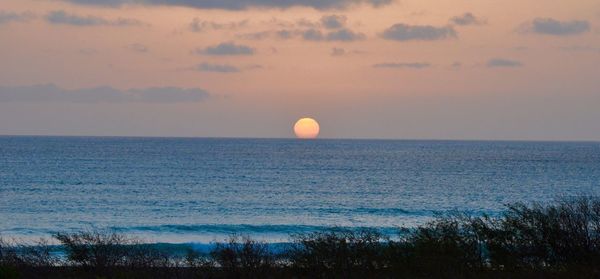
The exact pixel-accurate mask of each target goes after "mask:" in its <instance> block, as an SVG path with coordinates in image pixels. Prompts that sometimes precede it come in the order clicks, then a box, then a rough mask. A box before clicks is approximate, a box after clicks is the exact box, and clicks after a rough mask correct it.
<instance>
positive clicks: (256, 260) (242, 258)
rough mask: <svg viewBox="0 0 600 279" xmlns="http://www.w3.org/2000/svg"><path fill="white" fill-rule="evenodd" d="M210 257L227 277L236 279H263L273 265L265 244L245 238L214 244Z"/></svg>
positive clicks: (272, 257)
mask: <svg viewBox="0 0 600 279" xmlns="http://www.w3.org/2000/svg"><path fill="white" fill-rule="evenodd" d="M210 256H211V258H212V259H213V260H214V262H215V263H216V265H217V266H218V267H220V268H221V269H222V270H223V271H224V272H225V273H226V274H227V275H228V277H236V278H237V277H244V278H264V277H265V276H266V275H265V272H266V271H267V270H268V269H270V268H272V267H273V265H274V263H275V255H274V254H273V253H272V252H271V251H270V250H269V247H268V246H267V244H266V243H264V242H259V241H256V240H252V239H250V238H249V237H247V236H242V237H240V236H231V237H230V238H229V240H228V241H227V242H225V243H216V247H215V248H214V249H213V251H211V253H210Z"/></svg>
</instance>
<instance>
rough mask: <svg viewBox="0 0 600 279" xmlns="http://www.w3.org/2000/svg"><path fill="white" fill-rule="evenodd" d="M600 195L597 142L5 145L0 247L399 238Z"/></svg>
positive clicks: (36, 140)
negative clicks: (457, 216)
mask: <svg viewBox="0 0 600 279" xmlns="http://www.w3.org/2000/svg"><path fill="white" fill-rule="evenodd" d="M599 194H600V143H597V142H596V143H594V142H579V143H577V142H504V141H502V142H500V141H498V142H494V141H421V140H414V141H413V140H329V139H322V140H296V139H208V138H119V137H29V136H1V137H0V235H3V236H10V237H18V238H37V237H47V236H50V235H51V234H53V233H56V232H59V231H79V230H82V229H111V230H116V231H119V232H124V233H127V234H132V235H135V236H137V237H140V238H143V239H145V240H147V241H149V242H165V243H191V242H194V243H209V242H211V241H215V240H223V239H224V238H226V237H227V236H228V235H230V234H233V233H237V234H242V235H250V236H252V237H255V238H259V239H262V240H265V241H268V242H284V241H286V240H288V239H289V235H290V234H294V233H303V232H311V231H315V230H321V229H326V228H329V227H348V228H358V227H372V228H378V229H381V230H382V231H384V232H386V233H389V234H395V233H396V231H397V228H398V227H401V226H403V227H413V226H415V225H418V224H422V223H423V222H427V221H428V220H430V219H431V218H432V217H434V216H436V215H437V214H443V213H445V212H449V211H453V210H460V211H467V212H469V213H471V214H483V213H487V214H491V215H494V214H498V213H499V212H501V211H502V210H503V208H504V205H505V204H507V203H512V202H533V201H539V202H544V201H551V200H553V199H555V198H557V197H569V196H579V195H599Z"/></svg>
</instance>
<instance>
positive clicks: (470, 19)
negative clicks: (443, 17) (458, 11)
mask: <svg viewBox="0 0 600 279" xmlns="http://www.w3.org/2000/svg"><path fill="white" fill-rule="evenodd" d="M450 22H451V23H453V24H456V25H462V26H465V25H482V24H485V20H483V19H480V18H478V17H476V16H475V15H473V14H472V13H464V14H462V15H460V16H455V17H452V18H451V19H450Z"/></svg>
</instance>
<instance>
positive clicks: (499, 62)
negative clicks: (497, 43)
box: [486, 58, 523, 68]
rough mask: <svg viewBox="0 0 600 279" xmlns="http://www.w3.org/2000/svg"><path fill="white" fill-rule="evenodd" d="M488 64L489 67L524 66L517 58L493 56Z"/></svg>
mask: <svg viewBox="0 0 600 279" xmlns="http://www.w3.org/2000/svg"><path fill="white" fill-rule="evenodd" d="M486 65H487V67H488V68H515V67H521V66H523V63H521V62H519V61H516V60H510V59H504V58H493V59H490V60H488V62H487V64H486Z"/></svg>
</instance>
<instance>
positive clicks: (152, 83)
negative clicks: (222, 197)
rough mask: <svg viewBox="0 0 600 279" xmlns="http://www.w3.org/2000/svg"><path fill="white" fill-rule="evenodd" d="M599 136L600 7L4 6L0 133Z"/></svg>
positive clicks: (587, 1) (377, 0) (540, 2)
mask: <svg viewBox="0 0 600 279" xmlns="http://www.w3.org/2000/svg"><path fill="white" fill-rule="evenodd" d="M302 117H312V118H315V119H317V120H318V121H319V123H320V128H321V130H320V131H321V132H320V137H324V138H397V139H515V140H600V1H598V0H578V1H564V0H560V1H558V0H531V1H530V0H526V1H523V0H505V1H496V0H476V1H473V0H436V1H433V0H391V1H389V0H325V1H318V0H285V1H275V0H238V1H235V0H222V1H219V0H175V1H167V0H64V1H63V0H45V1H39V0H37V1H36V0H0V134H4V135H22V134H26V135H30V134H34V135H106V136H194V137H293V136H294V131H293V125H294V123H295V121H296V120H297V119H299V118H302Z"/></svg>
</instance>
